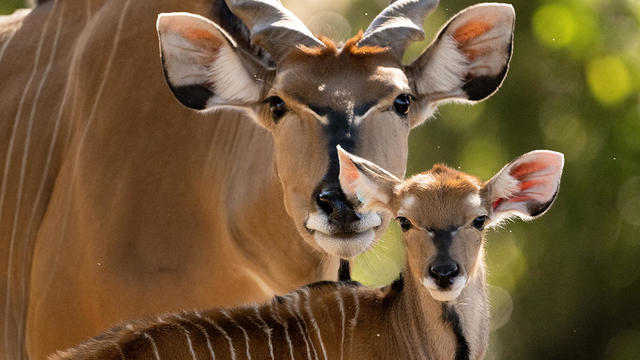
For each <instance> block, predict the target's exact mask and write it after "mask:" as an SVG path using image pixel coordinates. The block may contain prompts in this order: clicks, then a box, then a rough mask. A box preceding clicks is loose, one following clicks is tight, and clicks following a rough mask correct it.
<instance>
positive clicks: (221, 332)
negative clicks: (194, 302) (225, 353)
mask: <svg viewBox="0 0 640 360" xmlns="http://www.w3.org/2000/svg"><path fill="white" fill-rule="evenodd" d="M201 319H203V320H204V321H206V322H208V323H209V324H211V325H213V327H214V328H215V329H216V330H217V331H218V332H219V333H220V334H222V336H224V337H225V338H226V339H227V342H228V343H229V352H230V353H231V360H236V349H235V348H234V347H233V340H232V339H231V337H230V336H229V334H227V332H226V331H224V329H223V328H222V327H220V325H218V324H216V322H215V321H213V320H212V319H210V318H208V317H206V316H202V317H201Z"/></svg>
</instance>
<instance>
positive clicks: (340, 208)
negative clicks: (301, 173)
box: [316, 188, 360, 233]
mask: <svg viewBox="0 0 640 360" xmlns="http://www.w3.org/2000/svg"><path fill="white" fill-rule="evenodd" d="M316 203H318V206H320V208H321V209H322V210H324V212H325V213H327V215H329V222H330V223H331V224H332V225H334V226H337V227H339V228H340V230H341V231H342V232H347V233H348V232H351V228H350V226H351V224H352V223H353V222H355V221H358V220H360V215H358V214H357V213H356V212H355V211H354V210H353V207H351V204H349V202H348V201H347V199H346V198H345V196H344V193H343V192H342V190H341V189H335V188H333V189H326V190H322V191H320V192H318V194H317V195H316Z"/></svg>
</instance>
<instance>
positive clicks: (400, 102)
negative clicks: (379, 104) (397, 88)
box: [393, 94, 411, 116]
mask: <svg viewBox="0 0 640 360" xmlns="http://www.w3.org/2000/svg"><path fill="white" fill-rule="evenodd" d="M410 106H411V95H407V94H402V95H400V96H398V97H397V98H396V99H395V100H393V110H395V111H396V112H397V113H398V115H401V116H405V115H407V114H408V113H409V107H410Z"/></svg>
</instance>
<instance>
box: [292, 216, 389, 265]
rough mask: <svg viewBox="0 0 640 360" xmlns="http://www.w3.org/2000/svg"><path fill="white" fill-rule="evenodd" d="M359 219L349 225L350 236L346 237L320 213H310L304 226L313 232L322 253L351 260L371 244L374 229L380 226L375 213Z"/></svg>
mask: <svg viewBox="0 0 640 360" xmlns="http://www.w3.org/2000/svg"><path fill="white" fill-rule="evenodd" d="M360 217H361V219H360V221H356V222H354V223H353V224H351V229H350V230H351V234H348V235H346V234H339V233H341V230H340V229H338V227H336V226H335V225H332V224H331V223H330V222H329V217H328V216H327V215H325V214H324V213H323V212H320V211H316V212H313V213H311V214H310V215H309V218H308V219H307V222H306V223H305V226H306V228H307V229H308V230H311V231H313V232H314V234H313V238H314V239H315V241H316V243H317V244H318V246H320V247H321V248H322V249H323V250H324V251H326V252H327V253H329V254H331V255H334V256H337V257H340V258H351V257H354V256H356V255H358V254H360V253H362V252H364V251H365V250H367V249H368V248H369V247H370V246H371V245H372V244H373V242H374V240H375V227H377V226H380V224H382V218H381V217H380V215H378V214H377V213H375V212H369V213H363V214H360ZM338 234H339V235H338Z"/></svg>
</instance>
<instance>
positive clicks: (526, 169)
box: [510, 162, 547, 179]
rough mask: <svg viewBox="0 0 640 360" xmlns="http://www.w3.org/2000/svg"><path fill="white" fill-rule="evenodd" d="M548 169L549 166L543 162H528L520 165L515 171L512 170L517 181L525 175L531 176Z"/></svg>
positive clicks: (512, 174)
mask: <svg viewBox="0 0 640 360" xmlns="http://www.w3.org/2000/svg"><path fill="white" fill-rule="evenodd" d="M546 168H547V165H546V164H544V163H541V162H528V163H524V164H520V165H518V166H516V167H514V168H513V169H511V172H510V173H511V176H513V177H514V178H516V179H520V178H522V177H523V176H525V175H528V174H531V173H533V172H536V171H540V170H544V169H546Z"/></svg>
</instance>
